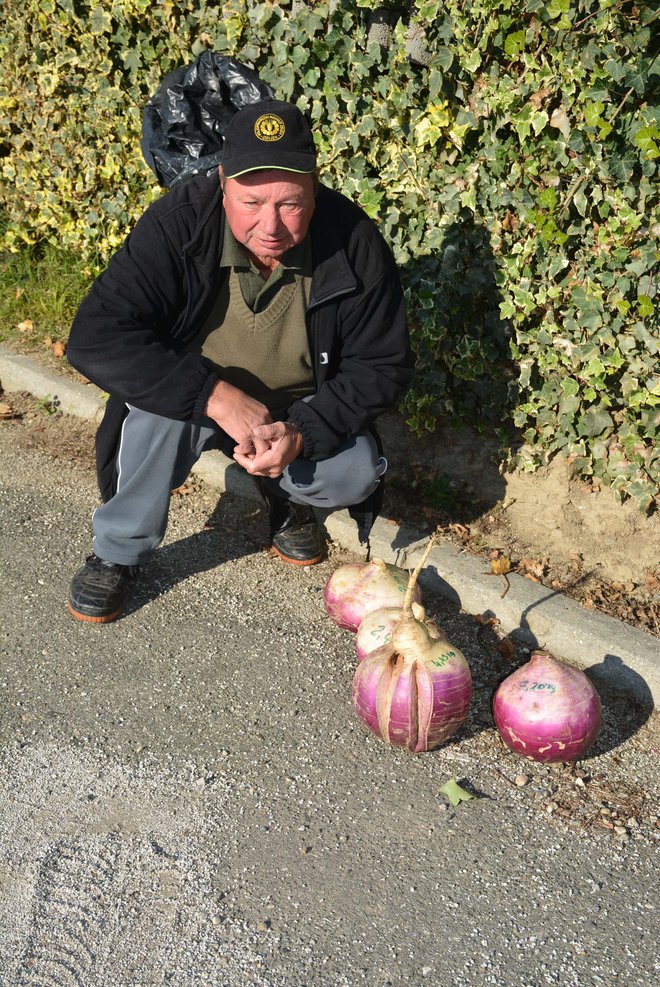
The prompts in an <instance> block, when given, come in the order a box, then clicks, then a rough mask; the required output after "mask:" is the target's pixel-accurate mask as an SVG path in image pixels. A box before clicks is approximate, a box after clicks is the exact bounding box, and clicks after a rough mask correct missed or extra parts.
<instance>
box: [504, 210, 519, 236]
mask: <svg viewBox="0 0 660 987" xmlns="http://www.w3.org/2000/svg"><path fill="white" fill-rule="evenodd" d="M502 229H503V230H507V231H508V232H510V233H513V232H514V231H515V230H517V229H518V217H517V216H516V214H515V213H512V212H511V210H510V209H507V211H506V212H505V213H504V219H503V220H502Z"/></svg>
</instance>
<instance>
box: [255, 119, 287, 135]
mask: <svg viewBox="0 0 660 987" xmlns="http://www.w3.org/2000/svg"><path fill="white" fill-rule="evenodd" d="M284 131H285V127H284V120H282V118H281V117H278V116H275V114H274V113H264V115H263V116H262V117H259V119H258V120H257V122H256V123H255V125H254V135H255V137H257V138H258V139H259V140H260V141H278V140H279V139H280V138H281V137H284Z"/></svg>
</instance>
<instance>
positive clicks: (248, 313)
mask: <svg viewBox="0 0 660 987" xmlns="http://www.w3.org/2000/svg"><path fill="white" fill-rule="evenodd" d="M227 273H228V277H227V278H226V279H225V281H224V284H223V286H222V288H221V289H220V292H219V294H218V297H217V298H216V301H215V304H214V306H213V308H212V310H211V312H210V313H209V317H208V319H207V320H206V324H205V326H204V328H203V330H202V332H201V333H200V334H199V336H198V337H197V339H196V340H195V344H196V345H195V350H196V351H197V352H200V353H202V355H203V356H205V357H207V358H208V359H209V360H212V361H213V363H214V364H215V365H216V366H217V367H218V372H219V374H220V376H221V377H222V379H223V380H226V381H228V382H229V383H230V384H233V385H234V386H235V387H239V388H240V389H241V390H242V391H245V393H246V394H249V395H250V397H253V398H256V399H257V400H258V401H262V402H263V404H265V405H266V406H267V408H268V410H269V411H270V413H271V415H272V417H273V419H274V420H275V421H278V420H281V419H282V417H283V415H284V414H285V412H286V409H287V408H288V407H289V405H290V404H291V403H292V402H293V401H295V400H297V399H300V398H303V397H306V396H307V395H308V394H311V393H312V392H313V389H314V387H313V374H312V366H311V360H310V354H309V345H308V342H307V329H306V323H305V309H306V307H307V297H308V293H309V289H310V286H311V278H308V277H305V276H303V275H301V274H300V273H298V272H294V271H292V270H285V271H283V272H282V277H281V279H280V285H279V287H278V289H277V291H276V293H275V294H274V295H273V297H272V298H271V301H270V303H269V304H268V305H267V307H266V308H264V309H263V310H262V311H257V312H253V311H252V309H251V308H250V307H249V306H248V305H247V303H246V302H245V300H244V298H243V292H242V291H241V285H240V279H239V275H238V274H237V272H236V270H235V269H234V268H229V270H228V272H227Z"/></svg>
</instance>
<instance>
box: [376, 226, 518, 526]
mask: <svg viewBox="0 0 660 987" xmlns="http://www.w3.org/2000/svg"><path fill="white" fill-rule="evenodd" d="M400 271H401V277H402V281H403V284H404V288H405V290H406V295H407V308H408V317H409V323H410V329H411V337H412V342H413V347H414V350H415V354H416V370H415V379H414V383H413V388H412V390H411V392H409V393H408V394H407V395H406V397H405V398H404V400H403V402H402V405H401V406H400V409H399V410H398V411H397V412H390V413H388V414H386V415H384V416H382V418H380V419H379V421H378V427H379V430H381V432H382V434H383V439H384V444H385V448H386V455H387V456H388V460H389V463H390V470H389V473H388V484H389V486H390V488H391V491H392V494H393V499H396V497H395V495H396V493H397V489H398V490H399V491H400V493H401V496H402V497H405V494H406V492H408V493H409V494H410V492H411V490H412V492H413V493H414V494H415V495H417V494H419V497H420V499H421V500H425V501H426V504H427V507H428V508H434V507H435V508H437V509H438V511H439V512H440V515H441V520H444V521H451V522H458V523H469V522H470V521H472V520H474V519H475V518H477V517H479V516H481V515H482V514H483V513H484V512H487V511H488V510H489V509H490V508H491V507H492V506H493V505H494V504H496V503H497V502H498V501H499V500H501V499H502V497H503V496H504V493H505V484H504V481H503V479H502V476H501V463H502V458H503V455H502V449H503V447H504V446H506V445H515V444H516V442H517V441H518V437H517V433H516V430H515V428H514V425H513V409H514V407H515V400H516V396H517V383H516V379H517V368H516V366H515V364H514V362H513V360H512V358H511V355H510V346H509V341H510V337H511V334H512V329H511V325H510V324H509V322H508V321H507V320H505V319H503V318H502V317H501V315H500V305H501V303H502V301H503V299H502V296H501V293H500V290H499V287H498V283H497V282H498V272H497V262H496V258H495V255H494V252H493V248H492V244H491V238H490V234H489V232H488V230H487V229H486V228H485V226H483V225H482V224H480V223H476V222H475V220H474V217H473V215H472V213H471V212H470V211H469V210H467V209H466V210H463V211H462V212H461V213H460V214H459V216H458V218H457V219H456V220H455V221H454V222H451V223H449V224H448V225H447V226H446V227H445V228H444V229H443V230H442V233H441V236H440V242H439V246H438V248H437V250H434V251H433V252H432V253H429V254H427V255H424V256H418V257H416V258H413V259H412V260H411V261H409V262H408V263H407V264H405V265H403V266H402V267H401V268H400ZM414 394H416V395H417V397H415V396H414ZM448 394H451V398H448V396H447V395H448ZM422 395H423V397H421V396H422Z"/></svg>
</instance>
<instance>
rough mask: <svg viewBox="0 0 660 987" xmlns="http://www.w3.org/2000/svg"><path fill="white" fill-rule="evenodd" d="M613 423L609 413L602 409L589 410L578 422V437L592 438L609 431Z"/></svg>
mask: <svg viewBox="0 0 660 987" xmlns="http://www.w3.org/2000/svg"><path fill="white" fill-rule="evenodd" d="M612 427H613V422H612V418H611V415H610V413H609V412H608V411H607V410H606V409H605V408H603V407H594V408H589V410H588V411H587V413H586V414H585V415H583V416H582V417H581V418H580V419H579V421H578V435H587V436H589V437H593V436H596V435H602V434H603V432H606V431H608V430H611V429H612Z"/></svg>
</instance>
